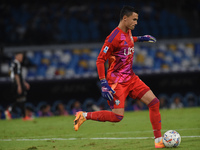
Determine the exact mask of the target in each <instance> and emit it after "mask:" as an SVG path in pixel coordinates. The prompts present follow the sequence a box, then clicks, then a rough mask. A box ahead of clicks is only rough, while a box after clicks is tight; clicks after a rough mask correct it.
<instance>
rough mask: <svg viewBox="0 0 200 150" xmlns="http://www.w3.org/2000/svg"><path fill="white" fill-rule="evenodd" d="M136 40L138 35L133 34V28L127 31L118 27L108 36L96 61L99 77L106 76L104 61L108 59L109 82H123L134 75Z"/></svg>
mask: <svg viewBox="0 0 200 150" xmlns="http://www.w3.org/2000/svg"><path fill="white" fill-rule="evenodd" d="M136 41H137V37H133V36H132V34H131V30H128V32H127V33H125V32H123V31H122V30H121V29H120V28H118V27H116V28H115V29H114V30H113V31H112V32H111V34H110V35H109V36H107V38H106V40H105V43H104V45H103V47H102V49H101V52H100V53H99V56H98V57H97V62H96V64H97V71H98V75H99V79H103V78H105V66H104V63H105V62H106V60H107V59H108V64H109V67H108V70H107V80H108V82H109V83H123V82H126V81H128V80H129V79H130V78H131V77H132V76H133V75H134V72H133V69H132V65H133V54H134V42H136Z"/></svg>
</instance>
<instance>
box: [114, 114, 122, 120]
mask: <svg viewBox="0 0 200 150" xmlns="http://www.w3.org/2000/svg"><path fill="white" fill-rule="evenodd" d="M123 118H124V116H123V115H118V114H115V117H113V118H112V122H120V121H121V120H122V119H123Z"/></svg>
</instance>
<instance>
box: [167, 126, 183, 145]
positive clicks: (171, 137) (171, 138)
mask: <svg viewBox="0 0 200 150" xmlns="http://www.w3.org/2000/svg"><path fill="white" fill-rule="evenodd" d="M180 143H181V136H180V134H179V133H178V132H176V131H175V130H168V131H167V132H165V134H164V135H163V144H164V145H165V147H177V146H179V145H180Z"/></svg>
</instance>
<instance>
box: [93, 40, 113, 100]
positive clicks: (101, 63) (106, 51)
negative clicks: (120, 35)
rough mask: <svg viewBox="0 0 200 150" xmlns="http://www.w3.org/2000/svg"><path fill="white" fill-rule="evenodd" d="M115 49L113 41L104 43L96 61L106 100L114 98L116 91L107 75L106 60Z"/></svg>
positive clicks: (102, 92)
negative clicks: (109, 82) (109, 83)
mask: <svg viewBox="0 0 200 150" xmlns="http://www.w3.org/2000/svg"><path fill="white" fill-rule="evenodd" d="M112 51H113V46H112V44H111V43H108V42H107V43H104V45H103V47H102V49H101V51H100V53H99V55H98V57H97V61H96V65H97V71H98V75H99V79H100V83H101V94H102V97H103V98H105V99H106V100H110V101H111V100H113V95H112V94H114V93H115V91H114V90H113V89H112V88H111V87H110V86H109V85H108V81H107V80H106V75H105V62H106V60H107V59H108V58H109V57H110V55H111V53H112Z"/></svg>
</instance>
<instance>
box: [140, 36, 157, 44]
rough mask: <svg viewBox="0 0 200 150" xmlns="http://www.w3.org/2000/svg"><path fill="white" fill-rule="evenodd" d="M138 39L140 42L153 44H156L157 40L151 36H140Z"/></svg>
mask: <svg viewBox="0 0 200 150" xmlns="http://www.w3.org/2000/svg"><path fill="white" fill-rule="evenodd" d="M137 38H138V42H151V43H155V42H156V38H155V37H153V36H151V35H144V36H138V37H137Z"/></svg>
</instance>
